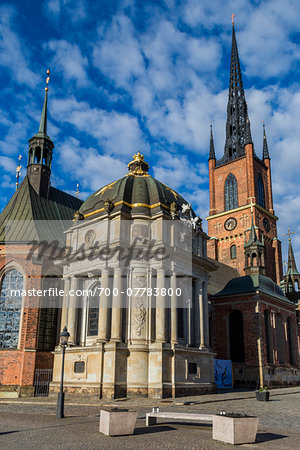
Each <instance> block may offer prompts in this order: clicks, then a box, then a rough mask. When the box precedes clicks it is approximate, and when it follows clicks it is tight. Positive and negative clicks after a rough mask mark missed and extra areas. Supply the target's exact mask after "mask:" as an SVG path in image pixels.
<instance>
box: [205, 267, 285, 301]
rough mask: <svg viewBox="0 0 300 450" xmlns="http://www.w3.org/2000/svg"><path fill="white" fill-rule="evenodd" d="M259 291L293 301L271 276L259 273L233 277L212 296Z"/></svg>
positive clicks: (227, 295)
mask: <svg viewBox="0 0 300 450" xmlns="http://www.w3.org/2000/svg"><path fill="white" fill-rule="evenodd" d="M257 291H259V292H260V293H262V294H266V295H269V296H271V297H274V298H277V299H279V300H283V301H285V302H287V303H292V302H291V301H290V300H288V299H287V298H286V297H285V295H284V294H283V291H282V290H281V288H280V287H279V286H278V285H277V284H276V283H274V281H273V280H271V278H268V277H265V276H263V275H259V274H256V275H246V276H244V277H237V278H233V279H232V280H230V281H229V282H228V283H227V284H226V286H225V287H224V289H222V290H221V291H220V292H218V293H217V294H215V295H213V296H212V298H218V297H229V296H232V295H240V294H251V293H253V294H254V293H255V292H257Z"/></svg>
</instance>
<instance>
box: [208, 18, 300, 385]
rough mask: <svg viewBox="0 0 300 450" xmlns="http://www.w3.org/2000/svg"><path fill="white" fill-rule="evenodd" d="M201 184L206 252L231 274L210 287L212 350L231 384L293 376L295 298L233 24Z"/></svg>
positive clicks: (289, 380)
mask: <svg viewBox="0 0 300 450" xmlns="http://www.w3.org/2000/svg"><path fill="white" fill-rule="evenodd" d="M209 191H210V211H209V217H207V220H208V234H209V236H210V240H209V241H208V255H209V256H210V257H211V258H212V259H214V260H217V261H218V262H220V263H223V264H225V265H227V266H230V267H231V268H232V269H235V270H236V271H237V272H238V274H239V276H235V277H233V278H232V279H231V280H229V281H228V282H227V284H226V285H225V287H223V289H221V290H220V291H219V292H215V291H214V292H210V294H213V295H210V302H211V323H212V348H213V350H214V351H215V352H216V358H219V359H230V360H231V361H232V364H233V377H234V383H235V385H236V386H238V385H243V386H245V385H246V386H254V387H255V386H265V385H269V386H272V385H273V386H276V385H287V384H297V383H299V382H300V370H299V347H298V342H297V318H296V311H295V303H294V302H293V301H291V300H289V298H287V296H285V295H284V292H283V291H282V289H281V288H280V287H279V284H280V281H281V280H282V276H283V275H282V261H281V243H280V241H279V239H278V237H277V225H276V223H277V220H278V218H277V217H276V215H275V212H274V209H273V198H272V182H271V165H270V154H269V149H268V144H267V138H266V132H265V127H263V145H262V152H261V156H258V155H257V154H256V152H255V150H254V144H253V141H252V137H251V129H250V121H249V117H248V110H247V103H246V100H245V94H244V89H243V81H242V75H241V68H240V62H239V56H238V48H237V42H236V36H235V29H234V25H233V29H232V48H231V66H230V79H229V95H228V105H227V121H226V140H225V148H224V155H223V156H222V158H221V159H219V160H217V159H216V156H215V148H214V141H213V133H212V128H211V135H210V150H209ZM289 254H290V257H289V261H290V263H289V264H290V267H289V274H288V275H286V278H288V279H289V280H290V279H291V280H292V279H293V280H294V282H295V281H296V280H298V273H297V269H296V265H295V263H294V262H292V260H293V258H292V250H291V244H290V250H289ZM291 283H292V281H291ZM209 290H210V287H209Z"/></svg>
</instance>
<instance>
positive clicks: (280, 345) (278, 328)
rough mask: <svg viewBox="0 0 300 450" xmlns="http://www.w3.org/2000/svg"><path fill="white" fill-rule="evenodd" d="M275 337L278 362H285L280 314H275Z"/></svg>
mask: <svg viewBox="0 0 300 450" xmlns="http://www.w3.org/2000/svg"><path fill="white" fill-rule="evenodd" d="M275 324H276V338H277V355H278V361H279V364H285V351H284V332H283V321H282V316H281V314H276V317H275Z"/></svg>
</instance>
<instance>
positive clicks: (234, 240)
mask: <svg viewBox="0 0 300 450" xmlns="http://www.w3.org/2000/svg"><path fill="white" fill-rule="evenodd" d="M265 163H266V164H264V163H262V162H261V161H259V160H258V159H256V157H255V156H254V155H253V150H252V145H247V146H246V155H245V156H243V157H240V158H238V159H236V160H234V161H232V162H229V163H226V164H223V165H221V166H217V167H215V161H214V160H210V161H209V183H210V216H209V217H208V235H209V236H210V237H214V238H217V239H216V240H215V239H214V240H211V241H208V247H207V251H208V256H209V257H210V258H214V259H216V258H217V259H218V260H219V261H221V262H223V263H224V264H228V265H230V266H231V267H234V268H236V269H237V270H238V271H239V273H240V275H241V276H242V275H245V271H244V266H245V258H244V232H245V231H246V230H248V229H249V227H250V225H251V208H250V203H251V197H252V202H253V203H256V198H257V176H258V174H261V176H262V178H263V181H264V187H265V203H266V210H267V211H269V213H270V214H268V213H267V212H266V211H265V210H263V209H262V208H260V207H258V206H257V207H256V206H254V208H253V209H254V224H255V226H256V227H258V229H259V230H258V235H259V238H260V239H261V238H262V234H264V237H265V248H266V252H265V265H266V271H267V276H269V277H270V278H272V279H273V280H274V281H275V282H277V283H279V282H280V280H281V279H282V261H281V243H280V241H278V240H277V225H276V220H277V219H276V217H275V216H273V213H274V210H273V200H272V187H271V173H270V170H271V169H270V162H269V160H266V161H265ZM229 173H232V174H233V175H234V176H235V178H236V180H237V185H238V207H239V208H240V207H245V208H243V209H241V210H238V211H235V212H232V211H229V212H225V194H224V187H225V181H226V178H227V176H228V175H229ZM247 205H248V206H247ZM222 213H223V214H222ZM218 214H221V215H219V216H218ZM216 215H217V217H215V216H216ZM229 217H234V218H235V219H236V221H237V226H236V228H235V229H234V230H232V231H227V230H226V229H225V228H224V224H225V221H226V220H227V219H228V218H229ZM265 217H266V218H267V219H268V220H269V223H270V231H269V232H266V230H265V229H264V226H263V219H264V218H265ZM248 236H249V231H246V239H248ZM233 244H235V245H236V246H237V258H236V259H231V258H230V247H231V245H233Z"/></svg>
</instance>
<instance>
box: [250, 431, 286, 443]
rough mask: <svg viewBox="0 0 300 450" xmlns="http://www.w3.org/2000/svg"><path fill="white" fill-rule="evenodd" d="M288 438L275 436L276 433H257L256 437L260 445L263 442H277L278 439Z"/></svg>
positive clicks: (280, 435)
mask: <svg viewBox="0 0 300 450" xmlns="http://www.w3.org/2000/svg"><path fill="white" fill-rule="evenodd" d="M287 437H288V436H286V435H284V434H274V433H257V435H256V441H255V442H256V443H257V444H259V443H261V442H268V441H275V440H277V439H283V438H287Z"/></svg>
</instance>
